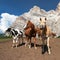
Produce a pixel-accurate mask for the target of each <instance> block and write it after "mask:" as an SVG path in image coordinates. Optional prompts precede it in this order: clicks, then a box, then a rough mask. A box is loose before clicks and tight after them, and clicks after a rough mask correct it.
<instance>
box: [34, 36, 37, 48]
mask: <svg viewBox="0 0 60 60" xmlns="http://www.w3.org/2000/svg"><path fill="white" fill-rule="evenodd" d="M33 39H34V47H35V49H37V47H36V41H37V40H36V37H33Z"/></svg>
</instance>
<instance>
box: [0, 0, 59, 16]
mask: <svg viewBox="0 0 60 60" xmlns="http://www.w3.org/2000/svg"><path fill="white" fill-rule="evenodd" d="M59 1H60V0H0V14H1V13H10V14H14V15H21V14H23V13H24V12H27V11H29V10H30V9H31V8H32V7H33V6H34V5H37V6H39V7H40V8H42V9H45V10H46V11H48V10H51V9H55V8H56V6H57V4H58V2H59Z"/></svg>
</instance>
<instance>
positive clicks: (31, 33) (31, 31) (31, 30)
mask: <svg viewBox="0 0 60 60" xmlns="http://www.w3.org/2000/svg"><path fill="white" fill-rule="evenodd" d="M24 30H25V36H26V40H27V42H28V43H27V42H26V44H25V46H26V45H28V46H29V48H31V38H32V37H33V40H34V47H35V49H36V30H35V26H34V24H33V23H32V22H31V21H30V20H29V21H28V22H27V25H26V27H24Z"/></svg>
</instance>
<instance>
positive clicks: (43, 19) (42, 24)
mask: <svg viewBox="0 0 60 60" xmlns="http://www.w3.org/2000/svg"><path fill="white" fill-rule="evenodd" d="M46 20H47V19H46V17H41V18H40V28H41V29H42V28H45V26H46Z"/></svg>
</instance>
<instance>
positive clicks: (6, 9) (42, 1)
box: [0, 0, 60, 33]
mask: <svg viewBox="0 0 60 60" xmlns="http://www.w3.org/2000/svg"><path fill="white" fill-rule="evenodd" d="M59 2H60V0H0V33H1V32H5V30H6V29H7V28H8V27H9V26H10V25H11V24H12V23H13V22H14V21H15V20H16V18H17V17H18V16H20V15H21V14H23V13H25V12H28V11H29V10H30V9H31V8H32V7H33V6H38V7H40V8H41V9H44V10H46V11H49V10H55V9H56V7H57V4H58V3H59Z"/></svg>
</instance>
